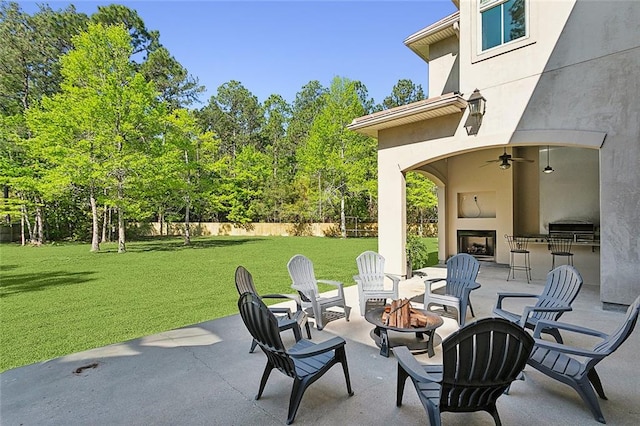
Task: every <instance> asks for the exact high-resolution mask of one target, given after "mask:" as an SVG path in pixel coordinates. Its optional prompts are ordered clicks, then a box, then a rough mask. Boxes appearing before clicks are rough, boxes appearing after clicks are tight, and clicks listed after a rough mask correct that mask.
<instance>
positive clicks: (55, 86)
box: [0, 1, 87, 244]
mask: <svg viewBox="0 0 640 426" xmlns="http://www.w3.org/2000/svg"><path fill="white" fill-rule="evenodd" d="M86 21H87V17H86V16H85V15H82V14H78V13H76V12H75V9H74V8H73V6H69V7H68V8H67V9H66V10H63V11H58V12H54V11H53V10H52V9H51V8H50V7H48V6H46V5H44V6H42V5H41V6H40V9H39V11H38V12H36V13H35V14H34V15H33V16H30V15H28V14H26V13H24V12H23V11H22V10H21V9H20V6H19V5H18V4H17V3H14V2H4V1H3V2H2V3H0V40H2V42H1V43H0V58H2V61H0V116H1V118H2V124H3V127H4V131H5V132H6V133H7V135H10V137H9V136H7V137H4V138H2V139H1V140H0V148H1V149H0V162H1V163H3V165H4V167H2V170H0V182H1V184H2V185H3V189H4V191H3V197H4V198H5V199H6V200H8V197H9V196H10V195H13V196H17V197H18V198H19V199H20V200H21V204H22V207H21V215H22V216H23V217H22V221H21V223H23V224H26V225H27V226H26V227H25V226H23V227H22V228H23V241H24V239H25V238H24V229H25V228H28V229H29V234H30V239H31V240H32V242H34V243H36V244H40V243H42V239H43V237H44V227H43V224H44V219H43V217H42V215H43V206H44V195H45V194H43V193H41V192H39V190H38V188H42V185H41V182H39V181H38V175H37V174H34V171H35V170H38V171H39V172H38V173H40V172H41V171H42V163H41V162H39V161H38V160H37V159H36V158H34V156H33V155H32V153H30V152H29V150H28V146H27V145H25V144H24V143H22V141H23V140H25V139H28V138H29V136H30V135H29V131H28V129H27V127H26V124H25V122H24V116H23V114H24V111H25V110H26V109H27V108H29V106H30V105H31V104H33V103H34V102H37V101H38V100H39V99H41V98H42V96H45V95H51V94H53V93H56V92H57V91H58V90H59V85H60V81H61V74H60V66H59V63H58V59H59V56H60V55H61V54H63V53H65V52H67V51H68V50H69V49H70V48H71V37H72V36H73V35H74V34H77V33H78V32H79V31H81V30H82V28H84V26H85V25H86ZM5 203H9V204H17V203H18V202H13V201H12V202H9V201H6V202H5ZM29 211H33V212H34V213H33V214H34V220H33V225H34V226H33V228H32V227H31V223H32V222H31V221H30V220H29V218H28V217H25V215H28V214H29ZM14 213H15V210H14Z"/></svg>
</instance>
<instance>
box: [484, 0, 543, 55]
mask: <svg viewBox="0 0 640 426" xmlns="http://www.w3.org/2000/svg"><path fill="white" fill-rule="evenodd" d="M507 1H509V0H478V1H477V2H473V4H474V6H475V7H474V9H475V10H474V11H472V16H473V17H474V19H473V21H474V22H475V27H476V28H475V32H474V33H475V34H476V39H475V49H473V50H472V51H473V52H474V54H473V55H472V56H473V58H472V63H475V62H478V61H482V60H484V59H488V58H491V57H493V56H496V55H500V54H503V53H505V52H509V51H511V50H515V49H519V48H521V47H524V46H527V45H530V44H533V43H535V39H534V38H533V37H532V34H533V28H531V22H532V19H531V14H532V10H531V6H532V3H533V2H532V1H531V0H524V2H525V5H524V7H525V35H524V36H523V37H520V38H517V39H515V40H511V41H508V42H506V43H501V44H499V45H497V46H494V47H491V48H489V49H486V50H482V12H484V11H486V10H488V9H491V8H493V7H497V6H500V5H501V4H503V3H506V2H507ZM501 31H504V25H503V28H502V29H501Z"/></svg>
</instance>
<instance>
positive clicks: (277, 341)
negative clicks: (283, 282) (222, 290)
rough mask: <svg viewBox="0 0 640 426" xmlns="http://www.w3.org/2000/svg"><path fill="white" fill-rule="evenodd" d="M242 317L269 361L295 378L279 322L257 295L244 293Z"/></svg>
mask: <svg viewBox="0 0 640 426" xmlns="http://www.w3.org/2000/svg"><path fill="white" fill-rule="evenodd" d="M238 309H239V311H240V316H241V317H242V321H243V322H244V324H245V326H246V327H247V330H249V333H250V334H251V336H252V337H253V338H254V339H255V340H256V341H257V342H258V345H259V346H260V348H261V349H262V351H263V352H264V353H265V355H266V356H267V358H268V359H269V361H270V362H271V363H272V364H273V365H274V366H275V367H276V368H277V369H278V370H280V371H281V372H282V373H284V374H286V375H287V376H289V377H295V375H296V372H295V366H294V363H293V360H292V359H291V358H290V357H289V356H288V355H287V352H286V348H285V346H284V344H283V343H282V339H281V338H280V330H279V328H278V320H277V319H276V317H275V316H274V315H273V313H272V312H271V311H269V308H267V306H266V305H265V304H264V302H262V300H261V299H260V297H259V296H258V295H256V294H255V293H244V294H242V295H241V296H240V299H239V300H238Z"/></svg>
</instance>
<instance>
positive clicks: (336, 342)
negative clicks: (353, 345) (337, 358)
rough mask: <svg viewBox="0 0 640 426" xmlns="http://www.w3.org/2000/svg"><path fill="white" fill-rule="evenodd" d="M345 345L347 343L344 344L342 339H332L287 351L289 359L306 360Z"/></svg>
mask: <svg viewBox="0 0 640 426" xmlns="http://www.w3.org/2000/svg"><path fill="white" fill-rule="evenodd" d="M346 344H347V342H345V340H344V339H343V338H342V337H332V338H331V339H329V340H325V341H324V342H321V343H317V344H315V345H313V346H309V347H307V348H304V349H300V350H295V351H294V350H292V351H289V356H291V358H308V357H310V356H316V355H320V354H323V353H325V352H329V351H332V350H334V349H338V348H340V347H342V346H344V345H346Z"/></svg>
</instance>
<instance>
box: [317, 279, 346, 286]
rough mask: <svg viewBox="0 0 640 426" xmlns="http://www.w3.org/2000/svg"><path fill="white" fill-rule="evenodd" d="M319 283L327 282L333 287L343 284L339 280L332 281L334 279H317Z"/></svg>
mask: <svg viewBox="0 0 640 426" xmlns="http://www.w3.org/2000/svg"><path fill="white" fill-rule="evenodd" d="M317 281H318V282H319V283H322V284H329V285H332V286H335V287H342V286H343V284H342V283H341V282H340V281H334V280H317Z"/></svg>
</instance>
